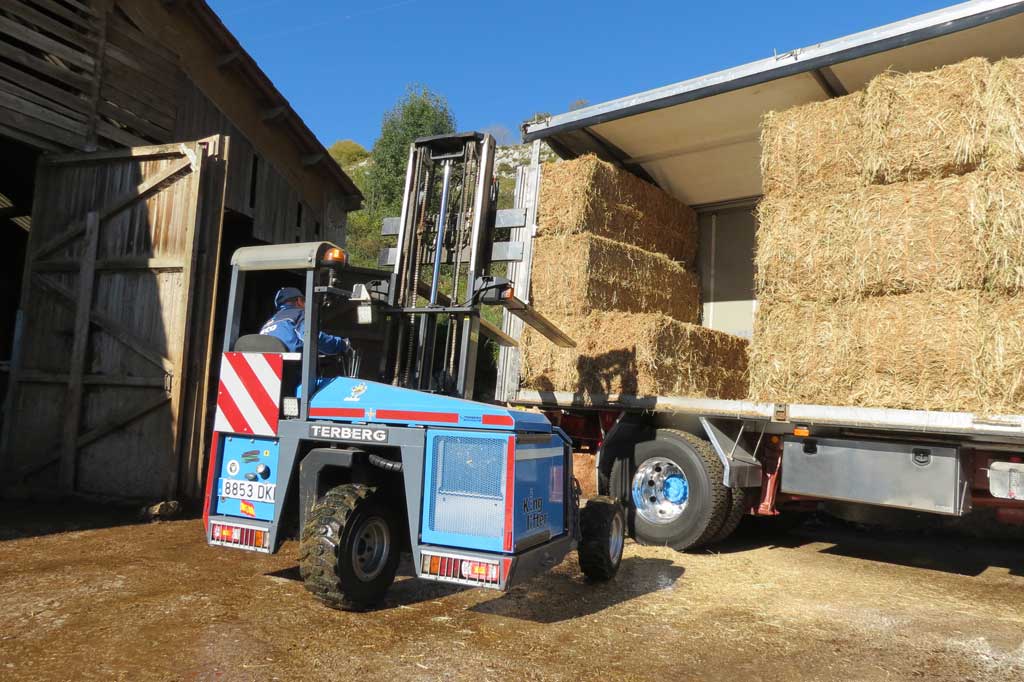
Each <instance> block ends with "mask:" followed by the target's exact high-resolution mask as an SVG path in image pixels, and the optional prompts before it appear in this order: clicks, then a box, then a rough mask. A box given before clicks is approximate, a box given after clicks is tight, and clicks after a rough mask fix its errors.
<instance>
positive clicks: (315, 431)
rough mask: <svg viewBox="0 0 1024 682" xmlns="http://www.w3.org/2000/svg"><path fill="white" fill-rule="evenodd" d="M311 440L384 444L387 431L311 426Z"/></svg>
mask: <svg viewBox="0 0 1024 682" xmlns="http://www.w3.org/2000/svg"><path fill="white" fill-rule="evenodd" d="M309 435H310V437H311V438H331V439H334V440H361V441H368V442H372V443H386V442H387V440H388V430H387V429H370V428H366V427H362V426H321V425H319V424H312V425H310V427H309Z"/></svg>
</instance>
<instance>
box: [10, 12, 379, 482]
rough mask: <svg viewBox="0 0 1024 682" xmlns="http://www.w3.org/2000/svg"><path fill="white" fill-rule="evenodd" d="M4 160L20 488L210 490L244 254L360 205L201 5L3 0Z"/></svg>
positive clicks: (340, 236)
mask: <svg viewBox="0 0 1024 682" xmlns="http://www.w3.org/2000/svg"><path fill="white" fill-rule="evenodd" d="M0 160H2V163H0V259H2V262H0V278H2V283H0V290H2V293H0V392H2V394H3V414H2V419H3V423H2V432H0V475H2V476H3V480H4V486H9V485H12V484H14V485H23V486H27V487H29V488H31V489H49V490H57V491H60V492H64V493H67V492H73V493H78V494H84V495H93V496H101V497H106V496H111V497H118V498H140V499H159V498H176V497H178V498H196V497H198V496H199V494H200V492H201V484H202V477H203V467H204V464H205V454H204V450H205V446H204V443H205V442H206V440H207V435H208V432H209V422H210V416H209V405H208V398H209V384H210V381H211V377H215V376H216V374H215V373H216V367H215V366H213V365H215V364H216V363H211V362H209V358H210V355H211V349H214V348H217V345H216V344H217V340H218V338H219V333H220V330H219V326H220V324H221V322H220V320H221V318H222V315H221V314H220V313H219V312H218V311H219V310H221V309H222V308H223V307H224V299H225V298H226V291H225V290H224V286H223V284H222V282H223V280H224V270H225V267H224V265H225V263H226V260H227V259H228V258H229V257H230V254H231V252H233V251H234V249H235V248H237V247H239V246H243V245H248V244H258V243H282V242H295V241H309V240H319V239H325V240H330V241H334V242H336V243H342V244H343V243H344V239H345V220H346V214H347V212H348V211H351V210H355V209H358V208H359V207H360V203H361V196H360V193H359V190H358V189H357V188H356V187H355V185H354V184H353V183H352V181H351V180H350V179H349V178H348V177H347V176H346V175H345V173H344V172H343V171H342V170H341V169H340V168H339V167H338V166H337V165H336V164H335V163H334V161H333V160H332V159H331V158H330V156H328V154H327V152H326V151H325V149H324V148H323V145H322V144H321V143H320V142H318V141H317V139H316V137H315V136H314V135H313V133H312V132H310V130H309V129H308V128H307V127H306V125H305V124H304V123H303V122H302V120H301V119H300V118H299V116H298V115H297V114H296V113H295V111H294V110H293V109H292V108H291V106H290V105H289V104H288V102H287V101H286V100H285V99H284V97H283V96H282V95H281V93H279V92H278V91H277V89H276V88H275V87H274V85H273V84H272V83H271V82H270V80H269V79H268V78H267V76H266V75H265V74H264V73H263V72H262V71H261V70H260V69H259V67H258V66H257V65H256V63H255V62H254V61H253V59H252V58H251V57H250V56H249V55H248V54H247V53H246V51H245V50H244V49H243V48H242V47H241V45H239V43H238V41H237V40H236V39H235V38H234V37H233V36H232V35H231V33H230V32H229V31H228V30H227V28H225V26H224V24H223V23H221V21H220V19H218V17H217V16H216V14H215V13H214V12H213V11H212V10H211V9H210V8H209V7H208V6H207V5H206V3H205V2H203V0H179V1H177V2H175V1H173V0H163V1H161V0H3V2H2V3H0ZM281 284H282V283H281V282H266V283H265V284H264V285H263V286H264V288H265V289H266V291H267V298H268V304H269V296H270V293H269V292H271V291H273V289H274V288H276V287H277V286H279V285H281ZM267 312H268V310H267V309H259V308H254V309H253V310H252V312H251V317H252V320H251V321H250V323H251V324H258V323H259V318H260V316H262V315H265V314H266V313H267ZM214 355H216V353H215V354H214Z"/></svg>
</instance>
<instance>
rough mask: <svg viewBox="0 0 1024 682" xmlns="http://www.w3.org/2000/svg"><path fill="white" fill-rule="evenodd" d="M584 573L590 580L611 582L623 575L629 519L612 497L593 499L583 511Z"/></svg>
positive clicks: (581, 554) (581, 551)
mask: <svg viewBox="0 0 1024 682" xmlns="http://www.w3.org/2000/svg"><path fill="white" fill-rule="evenodd" d="M580 535H581V539H580V546H579V547H578V548H577V554H578V555H579V560H580V570H581V571H583V575H585V576H587V578H589V579H590V580H595V581H602V582H603V581H605V580H611V579H612V578H614V577H615V574H616V573H618V572H619V565H620V564H621V563H622V548H623V546H624V545H625V544H626V542H625V539H626V515H625V513H624V512H623V511H622V505H621V504H619V503H618V501H617V500H614V499H612V498H610V497H603V496H602V497H593V498H591V499H590V500H588V501H587V506H585V507H584V508H583V509H582V510H580Z"/></svg>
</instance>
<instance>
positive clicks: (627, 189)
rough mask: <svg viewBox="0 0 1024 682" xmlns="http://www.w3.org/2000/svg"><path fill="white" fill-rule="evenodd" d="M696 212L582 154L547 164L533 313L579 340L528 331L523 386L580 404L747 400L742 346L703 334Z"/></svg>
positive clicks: (716, 335)
mask: <svg viewBox="0 0 1024 682" xmlns="http://www.w3.org/2000/svg"><path fill="white" fill-rule="evenodd" d="M696 253H697V219H696V215H695V214H694V212H693V211H692V210H691V209H690V208H689V207H687V206H685V205H683V204H681V203H679V202H678V201H676V200H675V199H673V198H672V197H670V196H669V195H667V194H665V193H664V192H662V191H661V190H659V189H657V188H656V187H653V186H652V185H650V184H648V183H646V182H644V181H642V180H640V179H638V178H636V177H635V176H633V175H632V174H630V173H627V172H625V171H622V170H619V169H617V168H615V167H614V166H612V165H610V164H607V163H605V162H603V161H600V160H599V159H597V158H596V157H593V156H587V157H583V158H580V159H577V160H575V161H569V162H564V163H559V164H549V165H547V166H545V167H544V170H543V173H542V181H541V191H540V197H539V207H538V236H537V238H536V239H535V241H534V256H533V270H532V294H531V301H532V302H533V305H534V306H535V307H536V308H537V309H538V310H539V311H540V312H541V313H543V314H544V315H546V316H547V317H549V318H550V319H551V320H552V321H553V322H554V323H555V324H557V325H558V326H559V327H560V328H561V329H562V330H563V331H565V332H566V333H567V334H568V335H569V336H570V337H572V338H573V339H574V340H575V341H576V343H577V347H576V348H572V349H563V348H558V347H556V346H555V345H553V344H552V343H550V342H549V341H548V340H547V339H545V338H544V337H543V336H541V335H540V334H538V333H536V332H534V331H532V330H529V329H527V330H526V331H525V332H524V334H523V337H522V339H521V342H520V349H521V351H522V356H521V357H522V360H523V363H522V377H523V383H524V387H525V388H529V389H534V390H540V391H565V392H571V393H576V394H580V395H583V396H598V395H608V394H619V393H623V394H631V395H689V396H702V397H703V396H706V397H718V398H740V397H743V396H744V395H746V392H747V378H746V365H747V358H746V341H744V340H743V339H739V338H736V337H732V336H729V335H727V334H722V333H720V332H716V331H713V330H710V329H704V328H703V327H700V326H699V325H698V324H697V323H698V322H699V319H700V287H699V282H698V279H697V276H696V274H695V273H694V266H695V260H696Z"/></svg>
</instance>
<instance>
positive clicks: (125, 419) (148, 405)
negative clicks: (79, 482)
mask: <svg viewBox="0 0 1024 682" xmlns="http://www.w3.org/2000/svg"><path fill="white" fill-rule="evenodd" d="M170 400H171V396H169V395H167V394H166V393H164V394H162V395H158V396H156V397H154V398H153V399H151V400H147V401H146V402H144V403H141V404H139V406H138V407H137V408H136V409H134V410H131V411H129V412H125V413H122V414H118V415H115V416H113V417H110V418H109V419H106V420H104V421H103V422H101V423H100V424H99V425H97V426H96V428H94V429H92V430H91V431H88V432H86V433H83V434H82V435H81V436H79V437H78V441H76V443H75V445H77V446H78V447H79V448H84V447H85V446H86V445H88V444H89V443H93V442H95V441H97V440H99V439H100V438H103V436H105V435H107V434H108V433H110V432H111V431H115V430H117V429H119V428H121V427H122V426H126V425H128V424H130V423H132V422H133V421H135V420H136V419H140V418H142V417H144V416H146V415H147V414H149V413H150V412H152V411H153V410H155V409H157V408H158V407H160V406H161V405H164V404H165V403H167V402H169V401H170Z"/></svg>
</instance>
